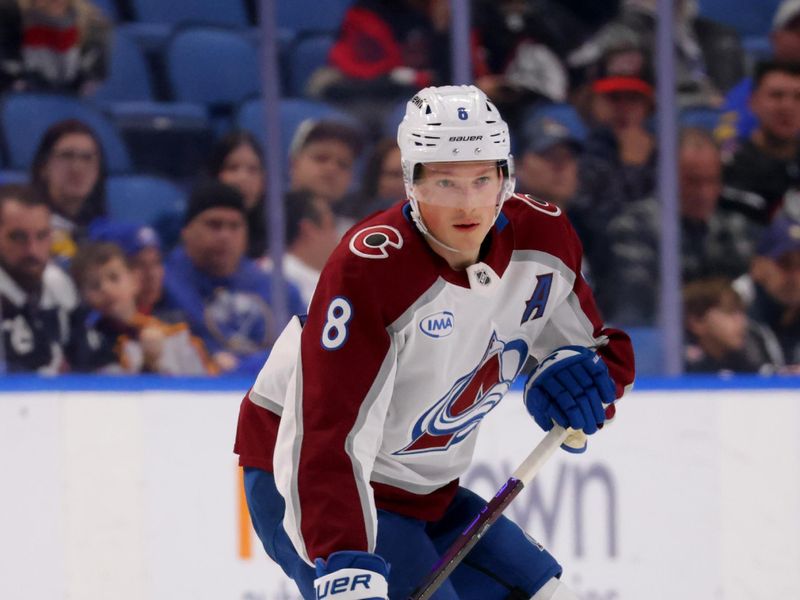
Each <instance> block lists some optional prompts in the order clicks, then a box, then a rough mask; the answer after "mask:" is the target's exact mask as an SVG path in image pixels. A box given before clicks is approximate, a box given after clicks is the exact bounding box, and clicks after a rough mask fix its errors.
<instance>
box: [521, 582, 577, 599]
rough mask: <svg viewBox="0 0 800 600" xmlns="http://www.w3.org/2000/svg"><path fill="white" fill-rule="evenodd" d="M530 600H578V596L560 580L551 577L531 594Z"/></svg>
mask: <svg viewBox="0 0 800 600" xmlns="http://www.w3.org/2000/svg"><path fill="white" fill-rule="evenodd" d="M531 600H580V599H579V598H578V596H577V595H576V594H575V592H573V591H572V590H570V589H569V588H568V587H567V586H566V585H564V584H563V583H561V581H560V580H558V579H556V578H555V577H553V578H552V579H550V580H549V581H548V582H547V583H545V584H544V585H543V586H542V587H541V588H539V591H538V592H536V593H535V594H534V595H533V598H531Z"/></svg>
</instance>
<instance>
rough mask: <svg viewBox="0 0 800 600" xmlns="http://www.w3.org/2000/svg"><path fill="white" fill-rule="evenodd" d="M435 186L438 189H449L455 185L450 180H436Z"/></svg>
mask: <svg viewBox="0 0 800 600" xmlns="http://www.w3.org/2000/svg"><path fill="white" fill-rule="evenodd" d="M436 185H437V186H439V187H440V188H451V187H453V186H454V185H455V183H454V182H453V181H452V180H451V179H437V180H436Z"/></svg>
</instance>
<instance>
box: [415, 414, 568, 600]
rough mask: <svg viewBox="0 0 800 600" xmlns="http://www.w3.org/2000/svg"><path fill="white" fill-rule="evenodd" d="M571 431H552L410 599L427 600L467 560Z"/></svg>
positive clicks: (557, 429) (554, 428)
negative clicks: (465, 558)
mask: <svg viewBox="0 0 800 600" xmlns="http://www.w3.org/2000/svg"><path fill="white" fill-rule="evenodd" d="M567 434H568V431H567V430H566V429H564V428H563V427H559V426H558V425H553V428H552V429H551V430H550V431H549V432H548V434H547V435H546V436H544V438H543V439H542V441H541V442H539V443H538V444H537V445H536V448H534V449H533V451H532V452H531V453H530V454H529V455H528V457H527V458H526V459H525V460H523V461H522V464H521V465H520V466H519V467H517V470H516V471H514V473H513V474H512V475H511V478H510V479H509V480H508V481H506V483H505V485H503V487H501V488H500V490H498V492H497V493H496V494H495V496H494V498H492V499H491V501H490V502H489V504H487V505H486V506H485V507H484V508H483V510H481V512H480V513H479V514H478V515H477V516H476V517H475V520H474V521H472V523H470V524H469V525H468V526H467V528H466V529H465V530H464V531H463V532H461V535H459V536H458V538H456V541H455V542H453V544H452V545H451V546H450V547H449V548H448V549H447V552H445V553H444V556H442V557H441V558H440V559H439V560H438V561H437V562H436V564H435V565H433V568H432V569H431V572H430V573H429V574H428V576H427V577H426V578H425V579H424V580H423V581H422V583H420V584H419V586H418V587H417V589H416V590H414V593H412V594H411V596H409V600H428V598H430V597H431V596H433V594H434V592H436V590H437V589H438V588H439V586H440V585H442V583H443V582H444V580H445V579H447V578H448V577H449V576H450V573H452V572H453V570H454V569H455V568H456V567H457V566H458V565H459V563H460V562H461V561H462V560H464V557H465V556H466V555H467V554H468V553H469V551H470V550H472V547H473V546H474V545H475V544H477V543H478V540H480V539H481V537H483V534H485V533H486V532H487V531H488V529H489V527H491V526H492V524H493V523H494V522H495V521H497V519H498V518H499V517H500V515H502V514H503V511H504V510H505V509H506V506H508V505H509V504H511V501H512V500H513V499H514V498H515V497H516V496H517V494H519V493H520V492H521V491H522V488H524V487H525V486H526V485H528V484H529V483H530V482H531V481H533V478H534V477H536V474H537V473H538V472H539V470H540V469H541V468H542V466H543V465H544V463H545V462H547V459H548V458H550V456H551V455H552V454H553V452H555V451H556V450H557V449H558V447H559V446H560V445H561V443H562V442H563V441H564V439H565V438H566V437H567Z"/></svg>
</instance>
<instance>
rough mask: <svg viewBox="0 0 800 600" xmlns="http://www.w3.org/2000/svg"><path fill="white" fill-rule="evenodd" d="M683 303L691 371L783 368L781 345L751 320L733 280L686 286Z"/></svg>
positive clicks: (766, 330)
mask: <svg viewBox="0 0 800 600" xmlns="http://www.w3.org/2000/svg"><path fill="white" fill-rule="evenodd" d="M683 298H684V311H685V313H686V315H685V318H686V330H687V333H688V339H687V345H686V355H685V358H686V370H687V371H688V372H693V373H724V372H727V373H761V374H770V373H774V372H775V371H777V370H778V369H779V368H781V367H782V366H783V362H784V361H783V354H782V352H781V348H780V345H779V344H778V340H777V339H776V338H775V336H774V335H773V334H772V333H771V332H770V331H769V329H767V328H766V327H763V326H761V325H759V324H758V323H757V322H755V321H753V320H751V319H750V318H748V316H747V314H746V313H745V310H744V303H743V302H742V299H741V297H740V296H739V294H737V293H736V291H735V290H734V289H733V287H732V286H731V282H730V281H728V280H727V279H723V278H713V279H699V280H696V281H694V282H692V283H689V284H687V285H686V286H685V287H684V291H683Z"/></svg>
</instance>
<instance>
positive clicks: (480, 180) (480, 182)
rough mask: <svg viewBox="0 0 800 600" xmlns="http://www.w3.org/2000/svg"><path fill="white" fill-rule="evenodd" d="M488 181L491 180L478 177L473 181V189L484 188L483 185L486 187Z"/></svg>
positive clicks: (485, 177)
mask: <svg viewBox="0 0 800 600" xmlns="http://www.w3.org/2000/svg"><path fill="white" fill-rule="evenodd" d="M490 181H491V179H490V178H489V177H487V176H485V175H484V176H483V177H478V178H477V179H476V180H475V184H474V185H475V187H484V186H485V185H488V184H489V182H490Z"/></svg>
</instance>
